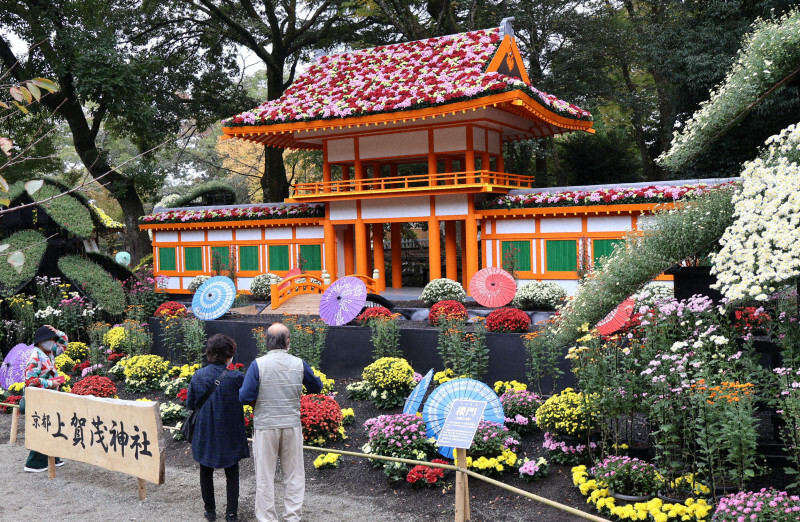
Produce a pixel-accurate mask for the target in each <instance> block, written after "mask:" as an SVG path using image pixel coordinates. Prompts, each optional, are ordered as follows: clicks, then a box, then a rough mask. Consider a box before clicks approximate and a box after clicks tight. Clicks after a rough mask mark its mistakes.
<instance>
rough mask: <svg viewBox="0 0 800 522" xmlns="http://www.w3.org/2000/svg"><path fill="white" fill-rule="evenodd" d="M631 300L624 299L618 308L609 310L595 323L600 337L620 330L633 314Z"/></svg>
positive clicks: (632, 302)
mask: <svg viewBox="0 0 800 522" xmlns="http://www.w3.org/2000/svg"><path fill="white" fill-rule="evenodd" d="M633 307H634V301H633V299H630V298H629V299H625V300H624V301H622V302H621V303H620V304H619V306H617V307H616V308H614V309H613V310H611V312H610V313H609V314H608V315H607V316H605V317H604V318H603V319H601V320H600V322H598V323H597V327H596V328H597V331H598V332H600V335H611V334H612V333H614V332H616V331H617V330H619V329H620V328H622V327H623V326H624V325H625V323H626V322H627V321H628V319H630V318H631V315H632V314H633Z"/></svg>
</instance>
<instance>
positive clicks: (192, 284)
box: [186, 275, 211, 293]
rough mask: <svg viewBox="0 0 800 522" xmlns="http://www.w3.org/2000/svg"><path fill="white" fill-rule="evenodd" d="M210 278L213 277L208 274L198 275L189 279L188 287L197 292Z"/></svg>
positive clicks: (192, 291)
mask: <svg viewBox="0 0 800 522" xmlns="http://www.w3.org/2000/svg"><path fill="white" fill-rule="evenodd" d="M209 279H211V276H207V275H199V276H196V277H195V278H194V279H192V280H191V281H189V286H187V287H186V289H187V290H189V291H190V292H191V293H195V292H196V291H197V289H198V288H200V287H201V286H202V285H203V283H205V282H206V281H208V280H209Z"/></svg>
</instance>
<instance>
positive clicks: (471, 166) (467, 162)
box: [464, 125, 475, 183]
mask: <svg viewBox="0 0 800 522" xmlns="http://www.w3.org/2000/svg"><path fill="white" fill-rule="evenodd" d="M464 170H465V171H467V172H473V171H474V170H475V152H474V151H473V150H472V125H467V152H466V154H465V158H464ZM467 180H469V181H468V183H474V182H475V175H474V174H468V175H467Z"/></svg>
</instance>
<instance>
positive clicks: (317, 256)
mask: <svg viewBox="0 0 800 522" xmlns="http://www.w3.org/2000/svg"><path fill="white" fill-rule="evenodd" d="M300 255H301V256H303V259H305V260H306V266H305V267H303V268H305V269H306V270H322V247H321V246H320V245H300Z"/></svg>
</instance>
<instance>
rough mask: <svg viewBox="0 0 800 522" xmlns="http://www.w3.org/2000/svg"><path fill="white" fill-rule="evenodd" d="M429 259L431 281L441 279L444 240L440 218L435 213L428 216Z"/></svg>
mask: <svg viewBox="0 0 800 522" xmlns="http://www.w3.org/2000/svg"><path fill="white" fill-rule="evenodd" d="M431 214H433V212H431ZM428 260H429V263H428V264H429V267H428V268H429V269H430V279H431V281H433V280H434V279H440V278H441V277H442V240H441V238H440V237H439V220H438V219H436V216H435V215H431V217H429V218H428Z"/></svg>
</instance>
